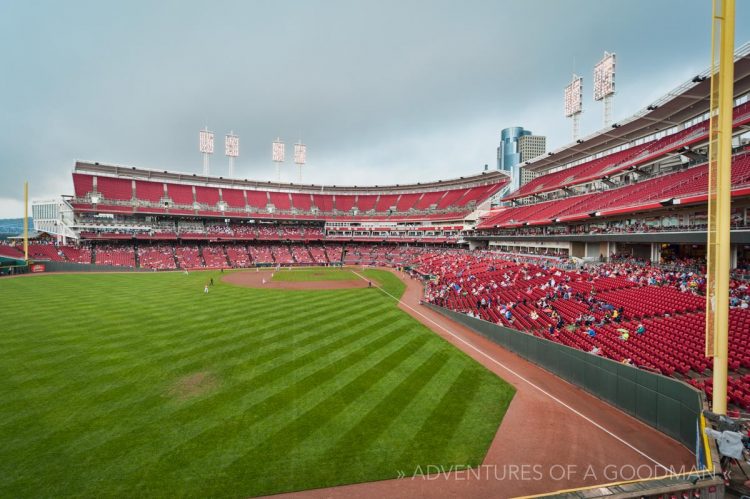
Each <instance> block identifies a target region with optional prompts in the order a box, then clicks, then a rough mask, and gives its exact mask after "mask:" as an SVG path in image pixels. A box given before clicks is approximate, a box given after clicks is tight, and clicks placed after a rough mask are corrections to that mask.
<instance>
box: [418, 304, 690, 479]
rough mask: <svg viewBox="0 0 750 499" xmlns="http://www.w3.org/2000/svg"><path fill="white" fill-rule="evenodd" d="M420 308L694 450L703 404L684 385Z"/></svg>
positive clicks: (470, 319) (527, 336) (457, 315)
mask: <svg viewBox="0 0 750 499" xmlns="http://www.w3.org/2000/svg"><path fill="white" fill-rule="evenodd" d="M425 306H427V307H429V308H431V309H432V310H435V311H436V312H438V313H440V314H442V315H445V316H446V317H448V318H450V319H453V320H455V321H456V322H458V323H460V324H463V325H465V326H467V327H469V328H471V329H472V330H474V331H476V332H477V333H479V334H481V335H482V336H484V337H485V338H487V339H489V340H491V341H492V342H494V343H497V344H498V345H500V346H502V347H504V348H507V349H508V350H510V351H512V352H515V353H517V354H518V355H520V356H521V357H523V358H524V359H526V360H529V361H531V362H533V363H535V364H537V365H539V366H540V367H542V368H544V369H546V370H547V371H550V372H552V373H553V374H555V375H557V376H559V377H560V378H562V379H564V380H566V381H568V382H570V383H572V384H574V385H576V386H578V387H580V388H583V389H584V390H586V391H587V392H589V393H591V394H593V395H594V396H596V397H597V398H600V399H602V400H604V401H606V402H608V403H609V404H611V405H613V406H615V407H617V408H618V409H621V410H622V411H624V412H626V413H627V414H630V415H631V416H634V417H635V418H637V419H639V420H641V421H643V422H644V423H646V424H647V425H649V426H651V427H653V428H656V429H657V430H659V431H661V432H662V433H665V434H666V435H669V436H670V437H672V438H674V439H676V440H677V441H678V442H680V443H682V444H683V445H684V446H686V447H687V448H688V449H691V450H694V449H695V447H696V439H697V438H698V430H697V428H698V419H699V417H700V413H701V410H702V408H703V401H702V399H701V394H700V392H699V391H698V390H696V389H695V388H693V387H691V386H689V385H687V384H686V383H683V382H681V381H679V380H676V379H673V378H667V377H666V376H662V375H661V374H655V373H650V372H648V371H644V370H642V369H638V368H635V367H632V366H628V365H624V364H621V363H619V362H615V361H613V360H610V359H606V358H603V357H600V356H597V355H592V354H590V353H588V352H583V351H581V350H576V349H574V348H570V347H568V346H566V345H561V344H559V343H555V342H553V341H550V340H546V339H543V338H538V337H536V336H534V335H531V334H528V333H523V332H521V331H516V330H514V329H509V328H506V327H502V326H498V325H496V324H493V323H491V322H487V321H484V320H481V319H476V318H473V317H469V316H467V315H465V314H461V313H458V312H454V311H452V310H448V309H446V308H443V307H438V306H436V305H432V304H429V303H425ZM702 464H705V463H702Z"/></svg>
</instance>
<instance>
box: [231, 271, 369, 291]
mask: <svg viewBox="0 0 750 499" xmlns="http://www.w3.org/2000/svg"><path fill="white" fill-rule="evenodd" d="M275 272H293V271H290V270H279V271H276V270H271V269H269V270H258V271H255V270H247V271H239V272H231V273H229V274H227V275H225V276H224V277H223V279H222V281H224V282H227V283H230V284H235V285H237V286H245V287H247V288H258V289H296V290H312V289H352V288H366V287H367V281H364V280H362V279H352V280H346V281H344V280H337V281H336V280H333V281H274V280H273V278H272V275H273V274H274V273H275ZM264 281H265V282H264Z"/></svg>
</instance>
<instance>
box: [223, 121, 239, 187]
mask: <svg viewBox="0 0 750 499" xmlns="http://www.w3.org/2000/svg"><path fill="white" fill-rule="evenodd" d="M224 154H225V155H226V156H227V157H229V178H234V158H236V157H238V156H239V155H240V138H239V137H237V136H236V135H235V134H234V131H230V132H229V135H227V136H226V137H224Z"/></svg>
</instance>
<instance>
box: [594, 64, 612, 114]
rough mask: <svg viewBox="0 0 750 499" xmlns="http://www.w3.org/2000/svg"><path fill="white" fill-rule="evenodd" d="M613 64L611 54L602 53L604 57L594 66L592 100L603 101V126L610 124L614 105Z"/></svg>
mask: <svg viewBox="0 0 750 499" xmlns="http://www.w3.org/2000/svg"><path fill="white" fill-rule="evenodd" d="M615 62H616V56H615V54H614V52H613V53H609V52H604V57H603V58H602V60H601V61H599V62H597V63H596V66H594V100H596V101H604V126H605V127H608V126H609V125H610V124H612V112H613V109H614V105H615Z"/></svg>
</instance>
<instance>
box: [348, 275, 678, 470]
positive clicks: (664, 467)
mask: <svg viewBox="0 0 750 499" xmlns="http://www.w3.org/2000/svg"><path fill="white" fill-rule="evenodd" d="M352 272H353V273H354V274H355V275H357V276H359V278H360V279H364V280H365V281H368V282H370V279H367V278H365V277H364V276H362V275H361V274H359V273H358V272H357V271H355V270H352ZM373 287H375V288H377V289H379V290H380V291H382V292H383V293H385V294H386V295H388V296H390V297H391V298H393V299H394V300H396V302H397V303H399V304H401V305H403V306H405V307H406V308H408V309H409V310H411V311H412V312H414V313H415V314H417V315H419V316H420V317H422V318H423V319H425V320H427V321H429V322H431V323H432V324H434V325H436V326H437V327H439V328H440V329H442V330H443V331H445V332H446V333H448V334H449V335H451V336H453V337H454V338H455V339H457V340H458V341H460V342H461V343H463V344H464V345H466V346H467V347H469V348H471V349H472V350H474V351H475V352H477V353H478V354H480V355H482V356H484V357H485V358H487V359H488V360H490V361H492V362H494V363H495V364H497V365H498V366H500V367H501V368H503V369H505V370H506V371H508V372H509V373H511V374H513V375H514V376H516V377H517V378H518V379H520V380H522V381H523V382H525V383H526V384H528V385H529V386H532V387H534V388H536V389H537V390H539V391H540V392H541V393H543V394H544V395H546V396H548V397H549V398H551V399H552V400H554V401H555V402H557V403H558V404H560V405H561V406H563V407H565V408H566V409H568V410H569V411H571V412H572V413H573V414H577V415H578V416H580V417H582V418H583V419H585V420H586V421H588V422H589V423H591V424H592V425H594V426H596V427H597V428H599V429H600V430H602V431H603V432H604V433H606V434H607V435H609V436H611V437H613V438H615V439H616V440H618V441H620V442H621V443H623V444H625V445H627V446H628V447H630V448H631V449H633V450H634V451H636V452H637V453H638V454H640V455H641V456H643V457H645V458H646V459H648V460H649V461H651V462H652V463H654V464H656V465H657V466H659V467H661V468H662V469H664V470H665V471H666V472H667V473H669V474H673V473H674V472H673V470H670V469H669V468H667V467H666V466H664V465H663V464H661V463H660V462H659V461H657V460H656V459H654V458H652V457H651V456H649V455H648V454H646V453H645V452H643V451H642V450H640V449H638V448H636V447H634V446H633V445H631V444H630V443H628V442H627V441H625V440H623V439H622V438H620V437H619V436H617V435H615V434H614V433H612V432H611V431H609V430H608V429H606V428H605V427H603V426H602V425H600V424H599V423H597V422H596V421H594V420H593V419H591V418H589V417H588V416H586V415H585V414H582V413H581V412H579V411H578V410H576V409H574V408H573V407H571V406H570V405H568V404H566V403H565V402H563V401H562V400H560V399H559V398H557V397H555V396H554V395H552V394H551V393H549V392H548V391H546V390H544V388H542V387H540V386H538V385H536V384H534V383H533V382H532V381H529V380H528V379H526V378H524V377H523V376H521V375H520V374H518V373H517V372H516V371H514V370H513V369H511V368H510V367H508V366H506V365H505V364H503V363H502V362H500V361H498V360H497V359H495V358H493V357H492V356H490V355H489V354H487V353H485V352H483V351H482V350H480V349H479V348H477V347H475V346H474V345H472V344H471V343H469V342H468V341H466V340H464V339H463V338H461V337H460V336H458V335H457V334H455V333H454V332H452V331H450V330H449V329H447V328H446V327H445V326H443V325H442V324H439V323H437V322H435V321H434V320H432V319H430V318H429V317H427V316H426V315H424V314H423V313H422V312H420V311H419V310H417V309H415V308H414V307H412V306H411V305H409V304H408V303H406V302H405V301H404V300H400V299H398V298H396V297H395V296H393V295H392V294H390V293H389V292H388V291H386V290H384V289H383V288H382V287H381V286H377V285H375V284H373Z"/></svg>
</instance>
